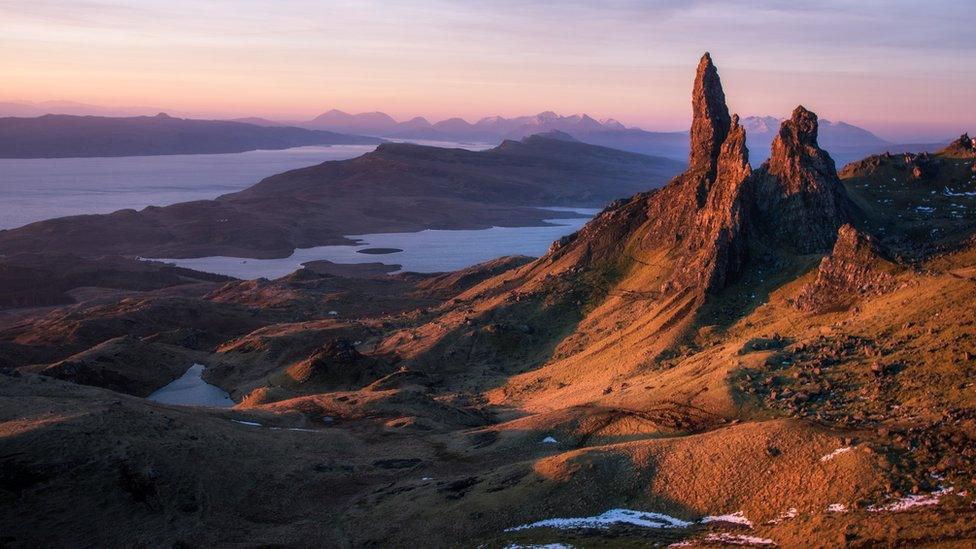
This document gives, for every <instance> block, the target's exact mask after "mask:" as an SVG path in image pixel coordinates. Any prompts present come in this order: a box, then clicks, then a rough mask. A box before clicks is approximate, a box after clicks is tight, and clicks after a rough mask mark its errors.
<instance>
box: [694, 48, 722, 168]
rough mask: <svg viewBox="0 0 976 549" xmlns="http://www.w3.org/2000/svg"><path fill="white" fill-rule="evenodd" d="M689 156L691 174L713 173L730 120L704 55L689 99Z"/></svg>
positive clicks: (714, 73)
mask: <svg viewBox="0 0 976 549" xmlns="http://www.w3.org/2000/svg"><path fill="white" fill-rule="evenodd" d="M691 107H692V113H693V117H692V121H691V152H690V153H689V157H688V164H689V165H690V168H691V170H700V169H705V170H706V171H711V170H714V169H715V161H716V160H717V159H718V156H719V152H720V150H721V147H722V143H724V142H725V136H726V135H728V133H729V126H730V125H731V118H730V117H729V108H728V107H727V106H726V105H725V92H724V91H723V90H722V82H721V81H720V80H719V77H718V70H717V69H716V68H715V65H714V64H713V63H712V56H711V55H710V54H709V53H708V52H705V55H703V56H702V58H701V61H700V62H699V63H698V72H697V73H696V74H695V88H694V91H693V92H692V96H691Z"/></svg>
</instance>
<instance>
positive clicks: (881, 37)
mask: <svg viewBox="0 0 976 549" xmlns="http://www.w3.org/2000/svg"><path fill="white" fill-rule="evenodd" d="M974 21H976V2H974V1H972V0H926V1H924V2H922V1H917V0H915V1H902V0H888V1H879V0H861V1H839V0H825V1H816V0H808V1H806V2H795V1H778V0H771V1H764V2H762V1H755V0H723V1H705V0H701V1H699V0H684V1H678V0H657V1H652V0H647V1H637V0H609V1H604V2H585V1H582V0H490V1H488V0H479V1H474V0H472V1H454V2H448V1H442V0H403V1H397V0H383V1H378V0H355V1H341V0H277V1H274V0H267V1H258V0H210V1H206V0H167V1H165V2H161V1H150V0H125V1H116V0H0V75H2V76H0V77H2V79H3V81H2V85H0V101H9V100H30V101H45V100H72V101H79V102H84V103H92V104H97V105H108V106H113V107H122V106H133V105H139V106H152V107H154V108H156V107H158V108H163V109H167V110H170V111H172V112H178V113H188V114H192V115H196V116H207V117H235V116H264V117H269V118H275V119H284V120H302V119H308V118H311V117H313V116H315V115H317V114H319V113H321V112H323V111H325V110H328V109H331V108H338V109H341V110H345V111H347V112H365V111H376V110H380V111H384V112H387V113H389V114H391V115H393V116H394V117H395V118H397V119H400V120H405V119H408V118H411V117H413V116H417V115H422V116H426V117H428V118H430V119H431V120H440V119H443V118H448V117H453V116H460V117H463V118H465V119H468V120H470V121H474V120H476V119H478V118H481V117H482V116H489V115H501V116H517V115H524V114H535V113H538V112H541V111H546V110H553V111H556V112H558V113H561V114H572V113H582V112H585V113H589V114H590V115H592V116H594V117H596V118H606V117H612V118H615V119H618V120H620V121H622V122H624V123H625V124H627V125H636V126H640V127H644V128H647V129H651V130H679V129H685V128H687V127H688V124H689V121H690V116H691V107H690V92H691V85H692V82H693V79H694V70H695V66H696V64H697V62H698V59H699V57H700V56H701V54H702V53H703V52H705V51H710V52H711V54H712V58H713V59H714V61H715V63H716V65H717V66H718V68H719V72H720V74H721V76H722V80H723V84H724V85H725V91H726V96H727V99H728V102H729V105H730V107H731V109H732V110H733V111H735V112H738V113H740V114H741V115H743V116H748V115H774V116H786V115H788V114H789V112H790V111H791V110H792V109H793V107H795V106H796V105H797V104H803V105H804V106H806V107H807V108H809V109H811V110H813V111H815V112H817V113H818V114H819V115H820V116H821V117H822V118H826V119H830V120H835V121H836V120H843V121H846V122H849V123H852V124H856V125H860V126H863V127H866V128H868V129H870V130H872V131H874V132H875V133H877V134H878V135H880V136H881V137H884V138H887V139H891V140H897V141H904V140H925V139H936V138H947V137H951V136H956V135H958V134H960V133H962V132H963V131H970V132H972V131H976V109H974V108H973V105H974V102H976V37H974V36H973V23H974Z"/></svg>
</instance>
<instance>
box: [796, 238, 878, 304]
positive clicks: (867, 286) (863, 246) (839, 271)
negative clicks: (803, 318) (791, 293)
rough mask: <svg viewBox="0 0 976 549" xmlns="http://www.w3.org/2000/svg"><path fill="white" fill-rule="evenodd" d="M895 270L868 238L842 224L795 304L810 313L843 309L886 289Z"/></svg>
mask: <svg viewBox="0 0 976 549" xmlns="http://www.w3.org/2000/svg"><path fill="white" fill-rule="evenodd" d="M896 271H897V266H896V265H895V264H894V263H892V262H891V261H889V260H888V259H886V258H885V257H884V254H883V252H882V251H881V250H880V248H879V247H878V245H877V244H876V243H875V242H874V240H873V239H872V238H871V237H870V236H869V235H866V234H864V233H862V232H859V231H858V230H857V229H855V228H854V227H852V226H851V225H846V224H845V225H843V226H842V227H841V228H840V229H839V230H838V231H837V241H836V243H835V244H834V248H833V250H832V251H831V252H830V255H828V256H826V257H824V258H823V260H821V262H820V268H819V269H818V270H817V278H816V280H814V281H813V282H811V283H810V284H808V285H807V286H805V287H804V288H803V290H801V291H800V295H799V296H798V297H797V298H796V300H795V305H796V306H797V307H798V308H799V309H801V310H805V311H812V312H824V311H829V310H837V309H843V308H846V307H848V306H849V305H850V304H852V303H853V302H854V301H856V300H857V299H858V298H859V297H861V296H865V295H872V294H878V293H882V292H885V291H888V290H890V289H891V288H892V287H893V286H894V273H895V272H896Z"/></svg>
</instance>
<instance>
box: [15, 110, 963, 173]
mask: <svg viewBox="0 0 976 549" xmlns="http://www.w3.org/2000/svg"><path fill="white" fill-rule="evenodd" d="M147 112H159V111H158V110H152V109H151V108H150V107H126V108H121V109H119V108H109V107H99V106H96V105H87V104H84V103H76V102H71V101H47V102H42V103H30V102H0V116H19V117H28V116H31V117H33V116H39V115H43V114H45V113H59V114H66V115H85V116H92V115H94V116H119V115H120V114H121V115H124V116H133V115H137V114H145V113H147ZM782 121H783V119H782V118H778V117H775V116H749V117H746V118H743V119H742V125H743V127H744V128H745V129H746V135H747V139H748V144H749V148H750V149H752V150H753V151H754V154H753V155H752V160H753V163H754V164H757V165H758V164H760V163H761V162H762V161H764V160H765V159H766V156H767V154H768V151H769V145H770V144H771V143H772V141H773V138H774V137H775V136H776V133H777V131H778V130H779V126H780V123H781V122H782ZM228 122H237V123H241V124H247V125H249V126H260V127H263V128H286V127H287V128H291V129H290V130H289V133H290V135H292V136H293V137H294V136H297V135H298V134H297V133H296V132H295V130H296V129H297V128H301V129H304V130H314V131H319V132H323V131H324V132H332V133H337V134H346V135H350V134H351V135H361V136H372V137H376V138H386V139H393V140H404V141H444V142H479V143H492V144H497V143H500V142H501V141H503V140H505V139H521V138H523V137H525V136H527V135H533V134H537V133H545V132H549V131H561V132H564V133H566V134H569V135H571V136H573V137H574V138H576V139H578V140H579V141H582V142H585V143H589V144H592V145H601V146H604V147H611V148H615V149H620V150H624V151H630V152H638V153H643V154H651V155H656V156H663V157H666V158H671V159H676V160H680V161H687V158H688V152H689V151H688V132H686V131H674V132H656V131H648V130H644V129H641V128H637V127H627V126H625V125H624V124H621V123H620V122H618V121H616V120H614V119H596V118H593V117H591V116H589V115H587V114H574V115H570V116H561V115H559V114H556V113H554V112H552V111H546V112H542V113H539V114H536V115H532V116H516V117H513V118H505V117H501V116H490V117H485V118H482V119H480V120H478V121H476V122H473V123H472V122H468V121H466V120H464V119H462V118H448V119H446V120H441V121H439V122H430V121H429V120H428V119H426V118H424V117H422V116H418V117H415V118H411V119H410V120H406V121H403V122H399V121H397V120H396V119H394V118H393V117H392V116H390V115H388V114H386V113H383V112H367V113H359V114H350V113H347V112H343V111H340V110H337V109H332V110H330V111H328V112H325V113H323V114H321V115H319V116H317V117H315V118H313V119H311V120H304V121H284V120H282V121H278V120H271V119H267V118H261V117H246V118H237V119H233V120H230V121H228ZM251 131H252V132H253V130H251ZM306 137H308V136H307V135H306V136H304V137H303V138H302V139H304V138H306ZM321 137H322V135H321V134H320V136H319V138H321ZM285 142H287V140H286V141H285ZM374 142H378V141H374ZM820 142H821V145H822V146H823V147H824V149H825V150H827V151H828V152H829V153H830V154H831V156H832V157H833V158H834V160H835V161H836V163H837V164H838V167H840V166H843V165H844V164H846V163H848V162H851V161H853V160H857V159H860V158H863V157H864V156H868V155H871V154H877V153H880V152H884V151H886V150H888V151H891V152H892V153H897V152H923V151H926V152H934V151H936V150H938V149H940V148H942V147H943V146H945V145H946V143H948V140H945V141H943V142H938V143H911V144H899V143H891V142H888V141H885V140H884V139H881V138H880V137H878V136H876V135H874V134H873V133H871V132H870V131H868V130H866V129H864V128H860V127H857V126H854V125H852V124H848V123H846V122H831V121H828V120H821V121H820ZM303 144H308V143H305V142H304V141H303ZM250 148H254V147H250ZM258 148H283V147H282V146H281V145H276V146H272V147H265V146H260V147H258ZM235 150H248V149H240V146H238V147H236V149H235ZM207 152H214V151H207ZM219 152H226V151H219ZM146 154H161V153H146Z"/></svg>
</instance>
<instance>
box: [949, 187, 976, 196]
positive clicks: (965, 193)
mask: <svg viewBox="0 0 976 549" xmlns="http://www.w3.org/2000/svg"><path fill="white" fill-rule="evenodd" d="M942 194H944V195H945V196H976V192H961V193H954V192H952V191H950V190H949V187H946V188H945V191H943V193H942Z"/></svg>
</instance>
